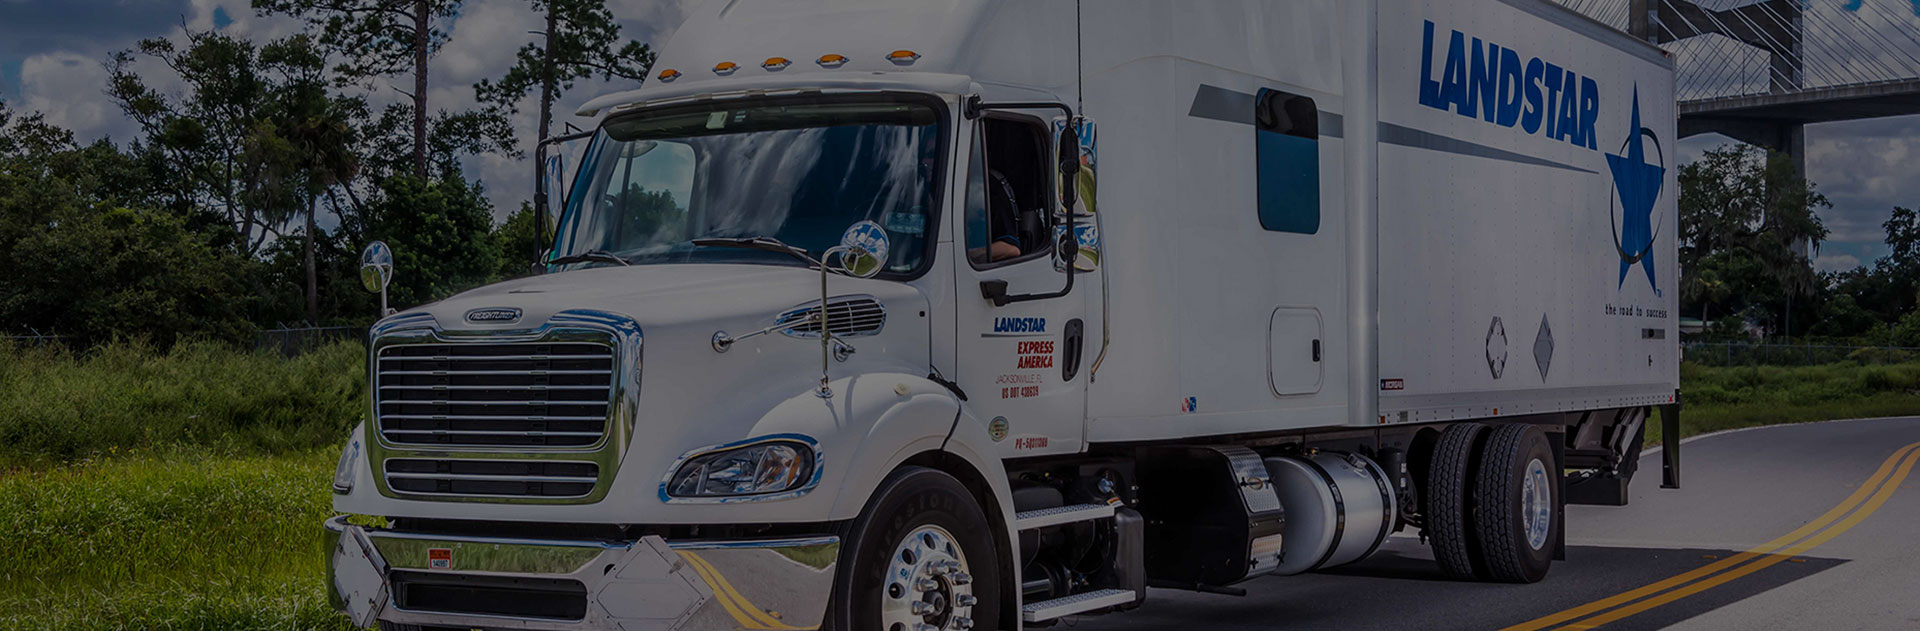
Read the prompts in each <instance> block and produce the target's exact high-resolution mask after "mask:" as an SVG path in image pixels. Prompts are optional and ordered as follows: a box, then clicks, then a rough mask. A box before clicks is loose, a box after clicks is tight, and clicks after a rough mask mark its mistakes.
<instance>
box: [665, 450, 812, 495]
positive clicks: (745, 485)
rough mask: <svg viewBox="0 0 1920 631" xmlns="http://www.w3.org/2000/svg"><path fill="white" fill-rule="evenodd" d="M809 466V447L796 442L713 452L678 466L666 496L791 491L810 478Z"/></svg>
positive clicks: (810, 453)
mask: <svg viewBox="0 0 1920 631" xmlns="http://www.w3.org/2000/svg"><path fill="white" fill-rule="evenodd" d="M813 466H814V463H813V448H811V447H809V446H807V445H803V444H800V443H797V442H787V441H778V442H768V443H761V444H758V445H749V446H746V447H740V448H737V449H728V450H725V451H716V452H713V453H708V454H701V455H699V456H695V457H693V458H690V459H688V460H687V462H686V464H682V465H680V469H679V470H677V471H675V472H674V474H673V478H672V481H671V482H669V483H668V484H667V495H670V496H673V497H730V496H743V495H766V494H769V493H780V492H783V491H791V490H794V489H796V488H799V487H800V486H801V485H803V484H806V483H807V482H808V481H810V480H811V476H812V475H813Z"/></svg>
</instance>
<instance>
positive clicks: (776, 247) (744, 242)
mask: <svg viewBox="0 0 1920 631" xmlns="http://www.w3.org/2000/svg"><path fill="white" fill-rule="evenodd" d="M693 244H694V245H697V246H700V247H707V248H736V249H742V250H761V251H764V252H779V253H781V254H785V255H787V256H791V257H793V258H796V259H799V260H800V262H802V263H806V264H807V266H808V267H812V266H814V265H818V264H820V262H819V261H815V260H813V257H811V256H808V255H807V251H806V250H803V249H800V248H796V247H793V246H791V245H787V244H786V243H785V242H782V241H781V240H779V239H775V238H773V237H740V238H731V239H728V238H706V239H694V240H693Z"/></svg>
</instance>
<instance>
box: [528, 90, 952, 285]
mask: <svg viewBox="0 0 1920 631" xmlns="http://www.w3.org/2000/svg"><path fill="white" fill-rule="evenodd" d="M940 129H941V124H940V114H939V112H938V110H936V109H934V107H932V106H930V105H926V104H923V103H922V102H920V101H916V100H909V99H907V98H904V97H901V98H894V99H889V100H873V99H871V98H869V99H868V100H862V101H818V100H816V101H808V102H794V103H786V104H782V103H768V102H759V103H754V104H710V105H703V106H699V107H691V108H676V109H673V110H669V111H663V112H658V113H648V114H641V115H637V116H633V117H628V118H618V119H614V120H611V121H609V122H607V123H606V125H604V126H603V127H602V129H601V131H600V133H599V134H598V136H596V138H595V139H594V142H593V144H592V146H591V147H589V148H588V150H587V155H586V157H585V160H584V161H583V162H582V165H581V170H580V174H579V176H578V177H577V178H576V180H575V183H574V186H573V189H572V191H573V192H572V193H571V196H570V198H569V200H568V203H567V208H566V211H565V213H564V214H563V215H562V217H561V220H560V225H559V230H558V232H557V241H556V243H555V244H554V245H555V247H554V252H553V254H552V256H551V257H550V258H549V259H548V260H557V259H560V258H562V257H568V256H578V255H581V254H583V253H587V252H593V251H596V250H599V251H605V252H610V253H612V254H614V255H617V256H619V257H622V258H625V259H627V260H628V261H630V262H632V263H633V264H635V265H643V264H650V263H764V264H775V265H798V264H799V262H798V261H796V260H795V259H793V258H790V257H787V256H783V255H780V254H776V253H770V252H763V251H756V250H743V249H737V248H723V247H711V246H706V247H703V246H696V245H694V244H693V243H692V241H693V240H694V239H702V238H745V237H772V238H775V239H779V240H780V241H783V242H785V243H787V244H788V245H792V246H795V247H799V248H804V249H805V250H807V252H808V253H810V254H812V255H813V256H814V257H815V258H818V257H819V256H821V254H822V253H823V252H824V251H825V250H826V249H827V248H829V247H832V246H835V245H838V244H839V243H840V236H841V235H842V234H843V233H845V232H846V230H847V228H849V227H851V226H852V225H853V224H855V223H858V222H860V221H862V220H872V221H874V222H876V223H879V224H880V225H881V226H882V227H883V228H885V229H886V231H887V236H888V237H889V238H890V240H891V241H892V243H893V248H892V249H891V254H890V256H889V257H888V261H887V266H886V268H885V269H886V271H888V272H892V273H896V274H900V273H911V272H913V271H914V270H917V269H919V268H920V265H921V262H922V260H923V258H924V257H925V255H926V252H927V247H928V243H929V241H930V239H929V238H928V230H929V229H930V228H932V227H933V226H934V225H935V224H934V217H935V214H936V213H935V211H936V201H935V200H936V199H937V198H936V197H935V192H936V190H937V184H938V182H937V176H938V174H939V173H940V169H941V164H942V159H941V155H942V154H941V142H940V140H941V134H940ZM605 264H618V262H617V261H613V262H605V261H585V262H581V263H575V264H574V265H580V266H589V265H605Z"/></svg>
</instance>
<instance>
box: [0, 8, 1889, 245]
mask: <svg viewBox="0 0 1920 631" xmlns="http://www.w3.org/2000/svg"><path fill="white" fill-rule="evenodd" d="M697 1H698V0H609V2H608V5H609V8H610V9H612V11H613V13H614V15H615V16H616V17H617V18H618V19H619V21H620V25H621V28H622V35H623V36H624V37H627V38H630V39H635V40H639V41H642V42H648V43H651V44H654V45H655V46H656V47H658V46H659V45H661V44H662V43H663V42H665V41H666V40H667V39H668V37H669V36H670V35H671V34H672V31H673V28H674V27H676V26H678V25H679V24H680V22H681V21H682V20H683V19H684V18H685V16H686V13H687V9H688V7H689V6H690V5H692V4H694V3H695V2H697ZM1815 1H1816V2H1827V3H1831V4H1834V5H1836V6H1844V5H1846V4H1848V3H1851V2H1853V1H1854V0H1815ZM1864 1H1865V2H1884V3H1895V4H1900V5H1902V7H1904V5H1905V4H1906V3H1908V2H1910V1H1912V0H1864ZM529 4H530V3H529V2H528V1H527V0H467V1H466V2H465V4H464V5H463V7H462V9H461V12H460V15H459V17H458V19H457V20H456V22H455V24H454V32H453V38H452V39H451V41H450V42H449V43H448V45H447V46H446V47H445V48H444V49H442V50H441V51H440V54H439V55H438V56H436V57H435V58H434V59H433V61H432V65H431V67H430V71H429V76H430V77H431V81H432V85H433V86H434V87H432V88H431V89H430V95H429V98H430V100H431V101H432V102H433V103H434V105H433V107H435V108H447V109H455V110H457V109H463V108H468V107H471V106H473V105H474V93H473V84H474V83H475V82H478V81H480V80H481V79H487V78H495V77H497V76H498V75H500V74H502V73H504V72H505V70H506V68H507V67H508V66H509V65H510V64H512V63H513V57H514V54H515V52H516V51H517V50H518V49H519V47H520V46H521V45H522V44H524V43H526V42H528V41H531V40H532V39H533V38H534V37H535V36H533V35H529V34H528V33H527V31H530V30H536V29H538V28H540V27H541V21H540V20H539V18H538V17H537V16H536V15H534V13H533V12H532V10H531V9H530V8H529ZM1814 6H1816V7H1819V6H1820V5H1818V4H1816V5H1814ZM1889 6H1891V5H1889ZM1903 10H1904V9H1903ZM1883 13H1885V14H1892V12H1890V11H1888V12H1883ZM1903 15H1904V14H1903ZM300 26H301V25H300V23H298V22H297V21H294V20H290V19H287V18H283V17H261V16H258V15H256V14H255V13H254V11H253V10H252V9H251V8H250V5H249V0H0V100H5V101H6V102H7V104H8V106H9V107H10V108H11V109H14V110H15V111H39V112H42V113H44V114H45V115H46V117H47V120H48V121H49V122H51V123H54V124H56V125H60V126H62V127H65V128H68V129H71V130H73V131H74V132H75V133H76V134H77V135H78V136H79V137H80V138H81V140H83V141H92V140H95V139H99V138H110V139H112V140H114V141H115V142H121V143H124V142H126V141H128V140H130V139H132V138H133V137H134V136H135V134H136V132H137V128H136V127H135V126H134V124H133V123H132V122H131V121H129V120H127V119H126V117H125V116H123V115H122V114H121V113H120V111H119V109H118V108H117V107H116V106H114V105H113V103H112V102H110V101H109V100H108V99H107V97H106V96H105V94H104V92H105V88H106V80H107V70H106V68H105V65H104V64H105V61H106V59H107V57H108V55H110V54H111V53H112V52H114V51H116V50H123V49H126V48H129V47H132V46H133V45H134V44H135V43H136V42H138V41H139V40H141V39H144V38H150V37H174V38H178V37H180V33H181V29H182V28H183V27H185V28H191V29H195V30H204V29H213V28H218V29H221V30H223V31H225V32H227V33H228V34H231V35H236V36H240V37H245V38H248V39H251V40H253V41H254V42H255V43H265V42H267V41H271V40H273V39H277V38H280V37H285V36H287V35H290V34H292V33H294V32H296V31H298V30H299V28H300ZM1901 27H1904V28H1907V29H1912V30H1913V31H1914V33H1915V34H1920V17H1917V18H1916V19H1915V21H1914V22H1909V23H1907V24H1906V25H1904V26H1901V25H1895V26H1894V28H1901ZM148 65H149V66H151V65H152V64H151V63H150V62H149V64H148ZM162 74H164V73H160V72H158V71H157V70H156V72H155V73H154V74H152V75H150V77H149V81H151V82H153V83H155V84H158V85H161V86H166V85H167V80H166V78H165V77H163V76H160V75H162ZM400 84H409V85H410V81H409V80H406V79H404V78H402V79H395V80H392V81H390V82H385V83H382V84H379V85H377V86H376V88H375V90H374V93H372V94H371V95H370V97H371V98H372V99H373V100H375V101H376V102H378V103H386V102H391V101H396V100H399V99H400V98H402V95H400V94H399V93H398V91H396V90H394V89H393V88H392V87H390V86H393V85H400ZM172 87H173V88H174V89H176V90H177V89H178V83H177V81H176V82H175V83H174V84H173V86H172ZM628 87H631V86H626V85H610V84H605V83H601V82H597V81H584V82H581V83H579V84H577V85H576V86H575V88H574V90H573V91H571V92H569V93H568V94H567V95H566V97H565V98H564V99H563V100H562V101H561V103H559V104H558V106H557V107H556V108H555V111H556V113H557V116H556V119H555V120H556V125H561V124H564V123H566V122H569V121H571V122H575V123H576V124H580V125H585V124H586V123H587V122H589V121H587V120H585V119H580V118H576V117H573V116H572V115H571V113H572V111H573V110H574V109H575V107H576V106H577V105H579V104H581V103H584V102H585V101H586V100H588V99H590V98H592V97H594V96H596V95H598V94H602V93H606V92H612V91H617V90H620V89H625V88H628ZM163 89H164V88H163ZM533 105H534V104H533V103H532V102H531V99H529V101H528V102H527V103H523V104H522V105H521V108H520V109H521V110H522V112H521V114H520V115H519V116H518V117H517V118H516V119H515V121H514V123H515V125H516V126H517V127H518V128H519V129H520V132H521V133H520V137H521V138H526V139H529V140H528V141H527V143H528V145H529V146H527V147H523V150H524V151H525V153H526V154H527V155H532V149H533V148H532V146H531V140H530V139H531V138H532V137H533V128H534V125H535V121H534V110H535V107H533ZM1806 135H1807V154H1808V156H1807V163H1808V164H1807V171H1808V176H1809V178H1810V179H1811V180H1812V181H1813V182H1814V183H1815V184H1816V185H1817V186H1818V187H1819V190H1820V191H1821V192H1822V193H1824V194H1825V195H1826V196H1827V197H1828V198H1829V199H1830V200H1832V202H1833V204H1834V207H1833V208H1831V209H1828V210H1826V211H1823V212H1822V213H1821V216H1822V218H1823V219H1824V220H1825V222H1826V225H1827V227H1828V229H1830V230H1831V231H1832V235H1831V236H1830V238H1829V240H1828V242H1827V243H1825V244H1823V245H1822V246H1821V248H1820V252H1819V256H1818V257H1817V258H1816V259H1815V266H1816V267H1818V268H1819V269H1821V270H1823V271H1825V270H1839V269H1850V268H1852V267H1855V266H1857V265H1861V264H1871V263H1872V261H1873V260H1874V259H1876V258H1879V257H1880V256H1883V255H1884V254H1885V253H1886V247H1885V245H1884V244H1883V243H1882V238H1883V236H1884V235H1883V233H1882V231H1881V228H1880V223H1881V222H1883V221H1885V220H1886V217H1887V215H1888V213H1889V212H1890V211H1891V209H1892V208H1893V207H1894V206H1906V207H1909V208H1912V207H1916V206H1920V176H1916V170H1915V167H1914V164H1915V163H1916V161H1920V116H1909V117H1899V118H1886V119H1875V120H1865V121H1851V122H1842V123H1827V124H1822V125H1813V126H1809V127H1808V128H1807V133H1806ZM1731 142H1733V141H1732V140H1730V139H1727V138H1725V137H1722V136H1718V135H1711V134H1709V135H1704V136H1695V137H1692V138H1687V139H1685V140H1682V141H1681V142H1680V143H1679V145H1680V157H1681V160H1682V161H1685V160H1690V159H1692V158H1694V157H1697V156H1698V155H1700V154H1701V153H1703V152H1705V151H1707V150H1708V149H1712V148H1714V147H1718V146H1721V145H1724V144H1728V143H1731ZM531 169H532V167H531V166H530V165H528V164H527V163H526V162H525V161H524V160H515V159H511V158H505V157H501V156H478V157H474V158H470V159H468V160H467V162H466V164H465V170H466V174H467V176H468V177H470V178H474V179H478V180H480V181H482V182H484V183H485V185H486V187H487V191H488V194H489V196H490V197H491V198H492V200H493V203H494V212H495V214H496V218H500V217H504V216H505V215H506V214H507V213H509V212H511V211H513V210H514V209H517V208H518V207H519V206H520V200H524V199H528V198H530V197H531V196H532V195H531V193H532V188H533V181H532V175H531Z"/></svg>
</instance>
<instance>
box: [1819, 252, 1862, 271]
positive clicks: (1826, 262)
mask: <svg viewBox="0 0 1920 631" xmlns="http://www.w3.org/2000/svg"><path fill="white" fill-rule="evenodd" d="M1856 267H1860V257H1857V256H1854V255H1852V254H1828V255H1823V256H1816V257H1813V269H1814V270H1815V271H1820V272H1844V271H1847V270H1850V269H1853V268H1856Z"/></svg>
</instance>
